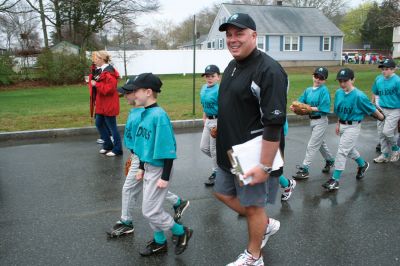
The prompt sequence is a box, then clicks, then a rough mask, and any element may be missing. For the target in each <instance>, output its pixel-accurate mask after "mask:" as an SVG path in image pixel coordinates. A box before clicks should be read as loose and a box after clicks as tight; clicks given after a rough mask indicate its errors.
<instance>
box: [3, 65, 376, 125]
mask: <svg viewBox="0 0 400 266" xmlns="http://www.w3.org/2000/svg"><path fill="white" fill-rule="evenodd" d="M349 66H350V67H351V68H352V69H353V70H354V71H355V75H356V83H355V85H356V87H358V88H359V89H361V90H363V91H364V92H365V93H366V94H367V95H368V96H370V95H371V86H372V83H373V81H374V79H375V77H376V76H377V75H378V74H379V73H380V71H379V70H378V68H377V65H349ZM328 69H329V78H328V82H327V86H328V88H329V90H330V93H331V96H332V104H331V107H333V97H334V94H335V91H336V89H337V88H338V84H337V82H336V81H335V78H336V73H337V71H338V70H339V69H340V67H329V68H328ZM313 70H314V67H298V68H286V71H287V73H288V74H289V80H290V90H289V94H288V105H289V104H290V103H291V102H292V101H294V100H296V99H297V98H298V96H299V95H300V94H301V93H302V92H303V90H304V89H305V88H306V87H309V86H311V85H312V80H311V74H312V72H313ZM160 78H161V80H162V81H163V86H162V92H161V94H160V95H159V99H158V102H159V104H160V106H162V107H163V108H164V109H165V110H166V111H167V113H168V114H169V116H170V117H171V119H172V120H180V119H193V118H201V117H202V108H201V104H200V97H199V93H200V87H201V85H202V84H204V80H203V79H202V78H201V76H200V75H197V76H196V92H195V97H196V98H195V107H196V108H195V112H196V114H195V115H194V116H193V114H192V108H193V107H192V102H193V100H192V97H193V87H192V86H193V85H192V84H193V80H192V76H191V75H186V76H182V75H160ZM120 84H123V81H121V82H120ZM120 107H121V113H120V115H119V117H118V123H119V124H124V123H125V120H126V117H127V114H128V111H129V109H130V106H128V105H127V103H126V101H125V99H124V98H120ZM91 125H94V124H93V122H92V121H91V119H90V116H89V92H88V89H87V86H86V85H85V84H80V85H69V86H55V87H43V88H40V87H35V88H30V87H26V88H18V89H7V88H0V132H11V131H23V130H37V129H50V128H71V127H85V126H91Z"/></svg>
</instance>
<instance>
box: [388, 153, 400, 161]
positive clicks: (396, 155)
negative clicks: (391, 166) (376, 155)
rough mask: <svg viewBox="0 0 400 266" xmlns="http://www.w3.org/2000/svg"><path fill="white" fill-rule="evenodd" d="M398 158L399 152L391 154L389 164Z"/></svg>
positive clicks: (399, 156)
mask: <svg viewBox="0 0 400 266" xmlns="http://www.w3.org/2000/svg"><path fill="white" fill-rule="evenodd" d="M399 158H400V151H394V152H392V156H391V157H390V161H391V162H397V161H398V160H399Z"/></svg>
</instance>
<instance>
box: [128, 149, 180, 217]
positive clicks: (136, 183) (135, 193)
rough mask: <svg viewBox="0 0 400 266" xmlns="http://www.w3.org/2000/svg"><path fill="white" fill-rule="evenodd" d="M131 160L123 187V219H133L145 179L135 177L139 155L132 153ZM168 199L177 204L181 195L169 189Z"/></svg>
mask: <svg viewBox="0 0 400 266" xmlns="http://www.w3.org/2000/svg"><path fill="white" fill-rule="evenodd" d="M131 160H132V163H131V167H130V168H129V172H128V175H127V176H126V179H125V183H124V186H123V187H122V210H121V220H123V221H133V208H134V206H135V203H136V201H137V199H138V197H139V195H140V193H141V192H142V191H143V181H142V180H137V179H136V178H135V176H136V173H137V171H138V169H139V157H137V156H136V155H135V154H131ZM166 199H167V201H168V202H170V203H171V204H172V205H175V204H176V203H177V202H178V200H179V197H178V196H177V195H175V194H174V193H171V192H170V191H168V192H167V196H166Z"/></svg>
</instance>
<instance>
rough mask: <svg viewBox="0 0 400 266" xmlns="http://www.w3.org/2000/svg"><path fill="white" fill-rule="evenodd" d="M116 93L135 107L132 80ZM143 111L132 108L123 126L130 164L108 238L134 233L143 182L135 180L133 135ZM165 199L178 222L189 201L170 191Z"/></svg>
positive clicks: (135, 158)
mask: <svg viewBox="0 0 400 266" xmlns="http://www.w3.org/2000/svg"><path fill="white" fill-rule="evenodd" d="M118 92H119V93H121V94H123V95H124V97H125V99H126V100H127V102H128V104H129V105H132V106H134V105H135V94H134V93H133V79H128V81H127V82H126V84H125V85H124V86H122V87H120V88H118ZM144 110H145V108H143V107H136V108H135V107H134V108H132V109H131V110H130V112H129V115H128V118H127V121H126V124H125V131H124V143H125V147H126V148H127V149H128V150H130V151H131V155H130V160H131V164H130V167H129V171H128V173H127V175H126V179H125V183H124V185H123V187H122V209H121V218H120V220H118V221H117V222H116V223H115V225H114V226H113V227H112V228H111V230H110V231H108V232H107V234H108V235H109V236H110V237H118V236H122V235H127V234H130V233H133V231H134V226H133V208H134V206H135V203H136V201H137V199H138V197H139V195H140V193H141V192H142V190H143V180H141V179H140V180H138V179H136V174H137V173H138V172H140V171H142V170H141V169H139V163H140V161H139V157H138V156H137V155H136V154H135V153H134V150H133V148H134V141H135V134H136V131H137V129H138V124H139V122H140V119H141V116H142V113H143V112H144ZM166 199H167V201H168V202H170V203H171V204H172V205H173V207H174V211H175V215H174V220H175V221H176V222H178V221H179V220H180V219H181V218H182V215H183V212H184V211H185V210H186V209H187V207H189V201H188V200H183V199H181V198H180V197H178V196H177V195H175V194H173V193H171V192H170V191H168V192H167V196H166Z"/></svg>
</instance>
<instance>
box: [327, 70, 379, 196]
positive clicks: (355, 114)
mask: <svg viewBox="0 0 400 266" xmlns="http://www.w3.org/2000/svg"><path fill="white" fill-rule="evenodd" d="M336 80H337V81H338V82H339V86H340V88H339V89H338V90H337V91H336V94H335V103H334V112H335V114H336V116H337V117H338V122H337V124H336V134H337V135H339V136H340V139H339V147H338V151H337V154H336V158H335V171H334V172H333V175H332V178H330V179H329V180H328V181H327V182H326V183H324V184H323V185H322V187H324V188H326V189H327V190H328V191H333V190H337V189H339V180H340V177H341V174H342V172H343V170H344V169H345V165H346V159H347V157H350V158H352V159H353V160H355V161H356V163H357V165H358V171H357V175H356V179H357V180H360V179H362V178H364V176H365V172H366V171H367V170H368V167H369V163H368V162H366V161H365V160H364V159H363V158H362V157H361V155H360V153H359V152H358V151H357V149H356V143H357V139H358V135H359V134H360V130H361V121H362V120H363V119H364V116H365V115H372V114H374V115H375V116H376V117H378V118H379V119H383V115H382V114H381V113H380V112H379V111H378V110H377V109H376V107H375V105H373V104H372V103H371V102H370V100H369V99H368V97H367V95H365V93H363V92H362V91H360V90H359V89H357V88H356V87H354V72H353V70H351V69H350V68H343V69H341V70H339V72H338V73H337V76H336Z"/></svg>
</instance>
